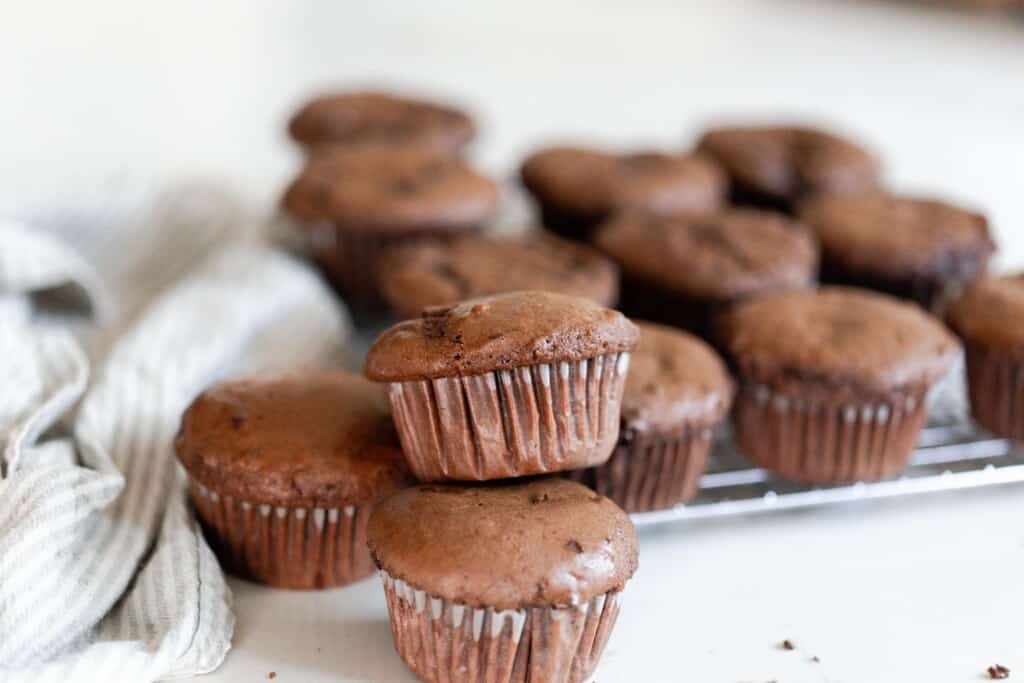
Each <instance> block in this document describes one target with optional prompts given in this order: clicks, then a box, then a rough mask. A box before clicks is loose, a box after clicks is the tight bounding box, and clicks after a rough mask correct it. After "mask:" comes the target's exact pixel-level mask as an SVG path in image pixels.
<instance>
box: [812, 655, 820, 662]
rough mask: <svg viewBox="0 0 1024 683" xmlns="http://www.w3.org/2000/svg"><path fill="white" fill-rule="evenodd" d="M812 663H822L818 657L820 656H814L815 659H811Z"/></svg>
mask: <svg viewBox="0 0 1024 683" xmlns="http://www.w3.org/2000/svg"><path fill="white" fill-rule="evenodd" d="M811 661H812V662H820V661H821V658H820V657H818V655H814V656H813V657H811Z"/></svg>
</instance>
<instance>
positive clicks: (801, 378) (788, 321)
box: [722, 287, 960, 398]
mask: <svg viewBox="0 0 1024 683" xmlns="http://www.w3.org/2000/svg"><path fill="white" fill-rule="evenodd" d="M722 332H723V335H722V336H723V339H724V341H725V346H726V348H727V350H728V352H729V353H730V355H731V356H732V358H733V360H734V362H735V363H736V364H737V366H738V368H739V370H740V374H741V375H742V376H743V377H744V379H746V380H748V381H755V382H758V383H762V384H766V385H769V386H772V387H774V388H776V389H782V390H785V389H786V388H787V387H788V385H789V383H790V382H793V383H794V386H797V387H805V386H806V383H807V382H812V383H814V384H816V385H817V386H818V387H820V388H821V389H822V390H825V391H828V392H830V394H829V395H831V396H835V395H846V393H845V392H846V391H847V390H849V392H850V393H854V394H856V395H857V396H859V397H862V396H863V395H864V394H865V393H867V394H872V395H876V396H878V397H880V398H885V397H886V396H888V395H890V394H891V393H892V392H894V391H902V390H916V389H921V388H924V387H927V386H928V385H930V384H931V383H933V382H934V381H936V380H937V379H939V378H940V377H942V375H944V374H945V373H946V372H947V370H948V369H949V366H950V364H951V363H952V362H953V360H954V358H955V357H956V354H957V352H958V351H959V348H960V347H959V344H958V342H957V341H956V339H954V338H953V336H952V335H951V334H950V333H949V332H948V331H947V330H946V328H945V327H944V326H943V325H942V324H941V323H940V322H939V321H938V320H936V319H935V318H933V317H932V316H930V315H928V314H926V313H925V312H924V311H922V310H921V309H920V308H918V307H917V306H915V305H913V304H908V303H902V302H901V301H899V300H898V299H894V298H892V297H889V296H886V295H883V294H875V293H872V292H867V291H863V290H858V289H852V288H844V287H822V288H821V289H820V290H817V291H794V292H785V293H781V294H773V295H769V296H765V297H759V298H757V299H753V300H751V301H747V302H744V303H741V304H739V305H738V306H736V307H735V308H734V309H732V310H731V311H730V312H729V313H728V314H727V315H726V316H725V318H724V324H723V330H722Z"/></svg>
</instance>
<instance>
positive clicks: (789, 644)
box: [782, 639, 796, 650]
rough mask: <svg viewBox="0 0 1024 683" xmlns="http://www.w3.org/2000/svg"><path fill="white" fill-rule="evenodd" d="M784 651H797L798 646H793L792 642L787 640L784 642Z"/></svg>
mask: <svg viewBox="0 0 1024 683" xmlns="http://www.w3.org/2000/svg"><path fill="white" fill-rule="evenodd" d="M782 649H783V650H795V649H796V645H794V644H793V641H792V640H789V639H786V640H784V641H782Z"/></svg>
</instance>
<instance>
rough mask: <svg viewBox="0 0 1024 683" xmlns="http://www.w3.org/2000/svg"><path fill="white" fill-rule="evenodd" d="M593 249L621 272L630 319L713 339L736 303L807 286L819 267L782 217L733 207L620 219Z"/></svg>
mask: <svg viewBox="0 0 1024 683" xmlns="http://www.w3.org/2000/svg"><path fill="white" fill-rule="evenodd" d="M594 242H595V244H596V245H597V246H598V248H600V249H602V250H603V251H604V252H605V253H607V254H608V255H609V256H611V257H612V259H614V260H615V261H616V262H617V263H618V264H619V267H620V268H621V269H622V294H621V305H620V308H621V309H622V310H623V311H625V312H626V314H627V315H629V316H631V317H635V318H646V319H648V320H655V321H657V322H662V323H666V324H670V325H675V326H677V327H681V328H683V329H686V330H689V331H691V332H693V333H694V334H697V335H699V336H702V337H704V338H706V339H708V340H710V341H714V339H713V324H714V319H715V317H716V316H717V315H719V314H721V313H722V312H723V311H724V310H726V309H727V308H728V306H730V305H731V304H733V303H735V302H737V301H741V300H743V299H747V298H750V297H752V296H757V295H761V294H765V293H768V292H775V291H779V290H787V289H798V288H803V287H808V286H810V285H811V284H813V283H814V280H815V275H816V272H817V269H818V251H817V247H816V245H815V244H814V240H813V238H812V237H811V235H810V233H809V232H808V231H807V230H805V229H804V228H803V227H802V226H801V225H799V224H798V223H796V222H795V221H794V220H792V219H790V218H788V217H787V216H784V215H782V214H777V213H771V212H766V211H755V210H752V209H728V210H723V211H717V212H714V213H709V214H688V215H679V216H651V215H642V214H623V215H621V216H617V217H615V218H612V219H611V220H610V221H608V222H606V223H604V224H603V225H602V226H601V227H600V228H599V229H598V231H597V233H596V235H595V238H594Z"/></svg>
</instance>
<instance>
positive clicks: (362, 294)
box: [310, 223, 475, 310]
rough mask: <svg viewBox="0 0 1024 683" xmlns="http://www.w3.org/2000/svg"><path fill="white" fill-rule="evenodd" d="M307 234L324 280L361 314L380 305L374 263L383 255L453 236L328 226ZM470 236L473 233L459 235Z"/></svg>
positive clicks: (426, 231)
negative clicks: (396, 249)
mask: <svg viewBox="0 0 1024 683" xmlns="http://www.w3.org/2000/svg"><path fill="white" fill-rule="evenodd" d="M310 230H311V233H310V245H311V246H310V248H311V251H312V253H313V259H314V260H315V261H316V263H317V265H318V266H319V267H320V269H321V271H323V273H324V276H325V277H326V278H327V280H328V281H329V282H330V283H331V285H332V286H333V287H334V288H335V289H336V290H337V291H338V292H340V293H341V294H342V296H344V297H345V298H346V301H347V302H348V303H350V304H351V305H353V306H354V307H356V308H362V309H364V310H365V309H367V308H373V307H379V306H381V305H383V301H382V299H381V296H380V289H379V287H378V285H377V278H378V276H379V273H378V271H377V263H378V261H379V259H380V257H381V255H382V254H383V253H384V252H385V251H387V250H388V249H391V248H392V247H399V246H405V245H409V244H415V243H418V242H443V241H445V240H447V239H451V237H452V236H453V233H452V232H451V231H448V230H441V229H437V230H430V229H421V230H415V231H409V232H399V233H381V232H373V231H360V230H343V229H341V228H338V227H336V226H334V225H331V224H330V223H320V224H317V225H314V226H311V228H310ZM471 232H475V231H459V232H458V234H460V235H462V234H471Z"/></svg>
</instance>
